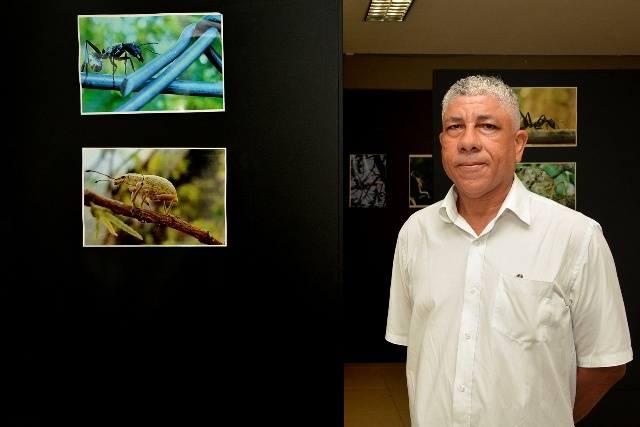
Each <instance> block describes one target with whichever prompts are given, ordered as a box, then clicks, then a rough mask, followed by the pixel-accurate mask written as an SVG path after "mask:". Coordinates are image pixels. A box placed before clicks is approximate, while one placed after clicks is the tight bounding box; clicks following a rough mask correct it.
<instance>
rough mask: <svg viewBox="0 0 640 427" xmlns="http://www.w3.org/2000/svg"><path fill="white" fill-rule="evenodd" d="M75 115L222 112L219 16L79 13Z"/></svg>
mask: <svg viewBox="0 0 640 427" xmlns="http://www.w3.org/2000/svg"><path fill="white" fill-rule="evenodd" d="M78 42H79V45H78V70H79V83H80V107H81V114H82V115H86V114H111V113H114V114H115V113H166V112H174V113H187V112H216V111H224V77H223V76H224V72H223V62H224V61H223V57H224V53H223V49H222V15H221V14H220V13H195V14H186V13H178V14H166V13H165V14H153V15H151V14H148V15H79V16H78Z"/></svg>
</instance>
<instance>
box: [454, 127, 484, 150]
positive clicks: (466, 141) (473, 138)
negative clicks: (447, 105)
mask: <svg viewBox="0 0 640 427" xmlns="http://www.w3.org/2000/svg"><path fill="white" fill-rule="evenodd" d="M481 148H482V144H481V142H480V138H479V134H478V131H477V130H476V128H475V127H474V126H466V127H465V128H464V131H463V132H462V135H460V139H459V140H458V150H461V151H476V150H479V149H481Z"/></svg>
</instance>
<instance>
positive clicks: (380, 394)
mask: <svg viewBox="0 0 640 427" xmlns="http://www.w3.org/2000/svg"><path fill="white" fill-rule="evenodd" d="M410 426H411V419H410V417H409V398H408V396H407V380H406V376H405V364H404V363H345V364H344V427H410Z"/></svg>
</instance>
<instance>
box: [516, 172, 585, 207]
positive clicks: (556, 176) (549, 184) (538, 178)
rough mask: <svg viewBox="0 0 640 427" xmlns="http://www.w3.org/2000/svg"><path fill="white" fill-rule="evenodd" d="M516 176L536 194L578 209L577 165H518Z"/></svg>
mask: <svg viewBox="0 0 640 427" xmlns="http://www.w3.org/2000/svg"><path fill="white" fill-rule="evenodd" d="M516 175H517V176H518V178H519V179H520V181H521V182H522V183H523V184H524V186H525V187H527V188H528V189H529V191H532V192H534V193H536V194H539V195H541V196H544V197H546V198H548V199H551V200H555V201H556V202H558V203H560V204H561V205H564V206H566V207H568V208H571V209H574V210H575V209H576V163H575V162H566V163H553V162H545V163H517V164H516Z"/></svg>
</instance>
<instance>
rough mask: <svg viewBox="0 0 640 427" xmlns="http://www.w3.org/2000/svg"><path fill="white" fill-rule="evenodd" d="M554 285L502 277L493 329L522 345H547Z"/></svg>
mask: <svg viewBox="0 0 640 427" xmlns="http://www.w3.org/2000/svg"><path fill="white" fill-rule="evenodd" d="M552 293H553V282H543V281H539V280H527V279H523V278H521V277H514V276H509V275H506V274H501V275H500V280H499V282H498V290H497V293H496V299H495V303H494V307H493V318H492V320H491V327H492V328H493V329H494V330H496V331H498V332H500V333H501V334H504V335H506V336H507V337H509V338H512V339H514V340H516V341H518V342H521V343H528V342H544V341H545V340H546V339H547V328H548V326H549V320H550V318H551V301H550V299H551V296H552Z"/></svg>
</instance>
